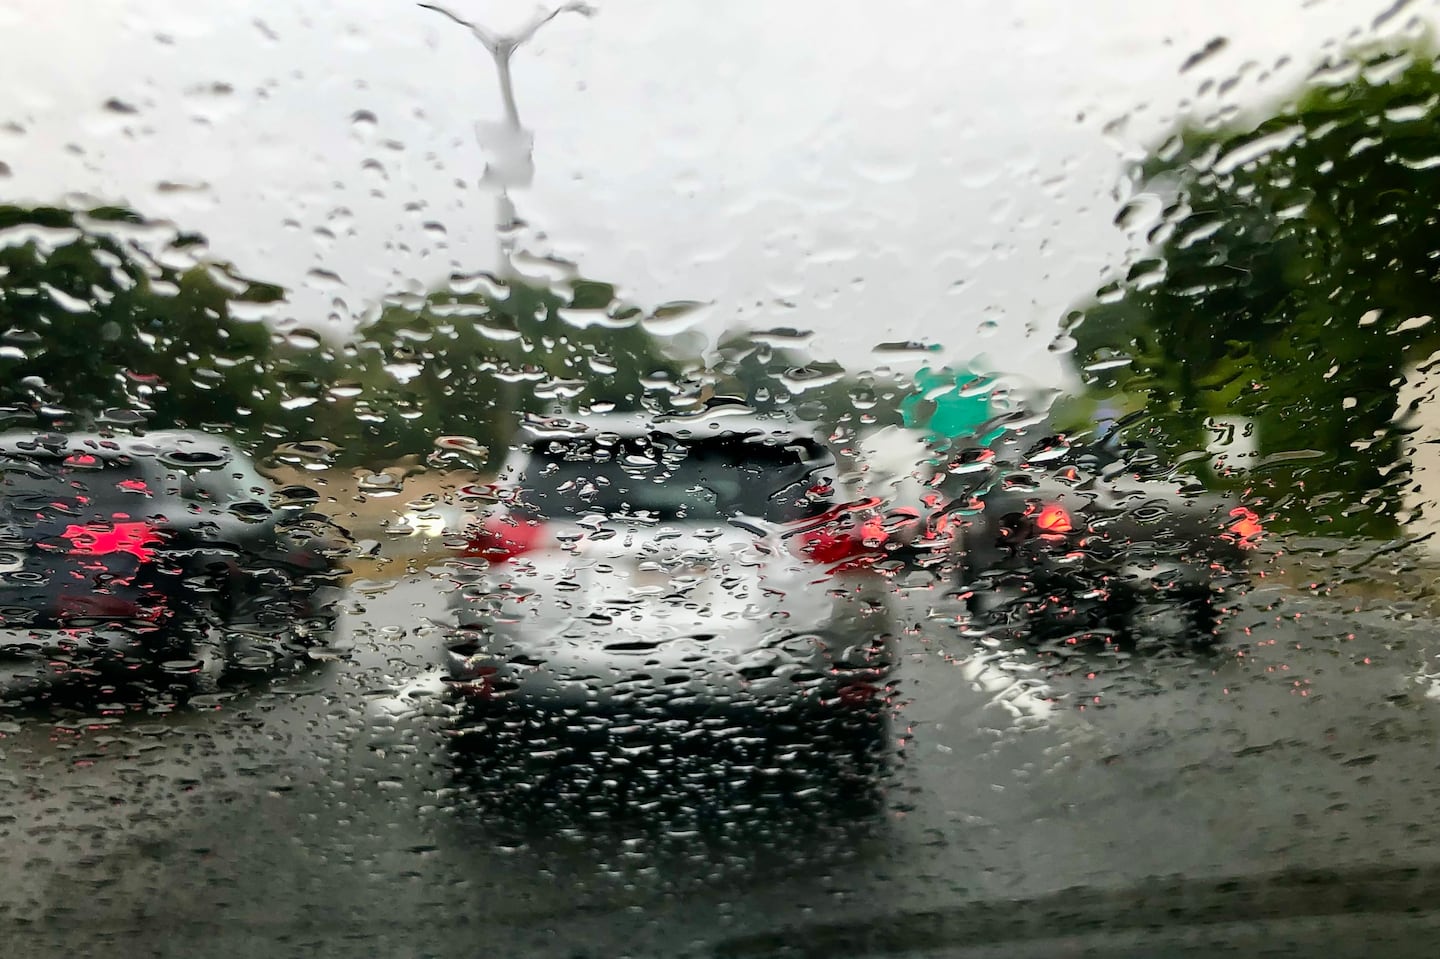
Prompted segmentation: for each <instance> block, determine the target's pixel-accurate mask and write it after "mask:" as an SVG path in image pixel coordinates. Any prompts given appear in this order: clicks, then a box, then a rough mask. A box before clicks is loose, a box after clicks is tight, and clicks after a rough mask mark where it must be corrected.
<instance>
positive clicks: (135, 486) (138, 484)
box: [115, 479, 150, 493]
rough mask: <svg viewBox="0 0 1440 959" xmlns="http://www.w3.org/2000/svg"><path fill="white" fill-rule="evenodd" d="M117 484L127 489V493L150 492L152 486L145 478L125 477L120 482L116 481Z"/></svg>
mask: <svg viewBox="0 0 1440 959" xmlns="http://www.w3.org/2000/svg"><path fill="white" fill-rule="evenodd" d="M115 485H116V486H117V487H118V488H120V489H123V490H125V491H126V492H127V493H148V492H150V486H149V484H148V483H146V482H145V481H144V480H138V479H123V480H121V481H120V482H118V483H116V484H115Z"/></svg>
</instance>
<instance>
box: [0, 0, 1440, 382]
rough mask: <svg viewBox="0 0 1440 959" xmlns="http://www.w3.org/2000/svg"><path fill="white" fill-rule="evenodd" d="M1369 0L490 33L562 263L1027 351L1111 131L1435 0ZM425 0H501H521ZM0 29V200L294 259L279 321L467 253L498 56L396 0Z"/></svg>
mask: <svg viewBox="0 0 1440 959" xmlns="http://www.w3.org/2000/svg"><path fill="white" fill-rule="evenodd" d="M1391 2H1392V0H1375V2H1370V0H1332V2H1309V3H1305V2H1299V0H1210V2H1207V3H1204V4H1200V3H1194V2H1192V0H1183V2H1182V0H1157V2H1151V3H1143V4H1142V3H1135V2H1133V0H1087V2H1084V3H1078V2H1066V0H1048V2H1040V0H1032V2H1015V3H995V2H993V0H952V2H946V3H941V2H938V0H937V2H930V3H922V2H915V0H884V2H867V3H857V2H848V0H804V2H801V0H787V2H783V3H781V2H774V0H726V2H725V3H716V2H713V0H666V2H664V3H657V2H653V0H597V2H596V6H597V7H598V14H597V15H596V16H595V17H593V18H588V19H587V18H582V17H578V16H573V15H569V16H563V17H561V18H559V19H557V20H556V21H554V22H553V23H551V24H549V25H548V26H547V27H546V28H545V29H544V30H542V31H541V33H540V34H539V36H538V37H537V38H536V40H535V41H534V43H533V44H532V45H530V46H528V47H526V48H525V49H524V50H522V51H520V52H519V53H518V54H517V55H516V63H515V78H516V88H517V95H518V100H519V106H520V112H521V116H522V119H523V120H524V121H525V124H526V126H528V127H529V128H530V129H531V130H533V132H534V136H535V161H536V176H535V182H534V186H533V188H531V189H530V190H528V191H526V192H524V193H522V194H519V195H517V196H516V200H517V203H518V206H519V209H520V212H521V214H522V215H524V216H525V217H526V218H527V219H529V220H530V221H531V223H532V224H533V225H534V227H536V228H538V229H542V230H544V231H545V233H546V234H547V235H548V237H549V240H550V242H551V243H552V244H553V247H554V248H555V249H556V250H557V251H558V252H560V253H562V254H564V255H566V256H568V257H570V258H572V259H575V260H577V261H578V262H580V264H581V265H582V267H583V269H584V271H585V272H586V274H587V275H590V276H592V277H595V278H600V279H606V280H609V281H611V282H615V283H616V284H617V285H619V286H620V287H621V288H622V290H623V291H624V292H625V293H626V294H628V295H629V296H631V297H632V298H634V299H637V300H638V301H640V302H642V303H647V304H653V303H656V302H660V301H663V300H668V299H694V300H704V301H713V303H714V304H715V305H714V307H713V308H712V309H711V310H709V311H707V312H706V313H705V314H704V317H703V318H702V319H701V320H699V321H698V322H700V323H701V324H702V326H701V329H702V331H704V332H708V333H711V334H713V333H715V332H718V331H719V330H720V329H722V328H724V327H726V326H729V325H731V324H733V323H735V322H742V321H743V322H745V323H747V324H750V325H753V326H757V327H760V328H766V327H772V326H798V327H801V328H809V329H814V330H816V332H817V337H816V344H815V349H816V352H817V353H818V354H821V355H822V356H823V355H828V356H837V357H839V358H841V359H843V360H845V361H847V362H849V363H851V364H852V365H854V366H857V367H870V366H875V365H878V364H881V363H887V362H891V359H890V358H888V357H879V356H873V355H871V354H869V352H868V351H869V350H870V349H871V348H872V347H873V346H875V345H876V344H878V343H881V342H884V341H891V340H904V339H917V340H924V341H929V342H935V343H941V344H944V345H945V347H946V348H947V353H946V356H947V358H949V359H953V360H961V361H963V360H966V359H969V358H970V357H972V356H974V355H976V354H982V353H983V354H985V355H987V356H988V357H989V358H990V361H991V364H992V365H993V367H995V368H999V369H1006V370H1013V371H1019V372H1024V373H1027V374H1029V375H1031V376H1034V377H1036V378H1038V379H1041V380H1053V379H1055V378H1056V376H1057V373H1056V371H1057V369H1058V368H1059V366H1058V362H1057V360H1056V358H1055V357H1054V356H1053V355H1052V354H1050V353H1049V352H1048V346H1049V343H1050V331H1051V330H1052V329H1053V327H1054V324H1055V322H1056V320H1057V319H1058V318H1059V317H1060V316H1061V315H1062V314H1063V311H1064V309H1065V307H1066V306H1068V305H1070V304H1072V303H1074V302H1075V301H1076V300H1078V299H1080V298H1082V297H1084V296H1085V295H1086V294H1087V293H1088V292H1090V291H1093V290H1094V289H1095V288H1096V286H1098V285H1099V283H1100V282H1101V279H1102V273H1103V272H1104V271H1105V269H1106V268H1107V266H1108V267H1111V268H1113V267H1115V266H1116V265H1117V264H1120V263H1121V262H1123V259H1124V256H1125V253H1126V248H1127V243H1129V242H1130V241H1129V240H1127V238H1126V237H1125V236H1124V235H1122V234H1121V233H1120V231H1119V230H1118V229H1117V228H1115V227H1114V226H1113V225H1112V219H1113V216H1114V213H1115V211H1116V209H1117V208H1118V206H1119V200H1118V196H1119V193H1117V186H1118V185H1119V182H1120V170H1121V168H1122V160H1123V159H1124V158H1125V157H1126V156H1134V155H1138V152H1139V151H1140V150H1142V149H1143V148H1144V147H1145V146H1146V145H1148V144H1150V143H1152V142H1153V141H1154V140H1155V138H1156V137H1157V135H1158V133H1159V131H1161V130H1163V129H1164V128H1165V127H1166V126H1168V125H1169V124H1170V123H1171V122H1172V121H1173V119H1174V117H1175V116H1176V115H1177V114H1178V113H1180V112H1185V111H1189V110H1195V111H1198V112H1201V113H1204V112H1209V111H1213V110H1214V109H1215V108H1216V107H1217V106H1220V105H1225V104H1238V105H1240V106H1242V107H1244V106H1249V105H1254V104H1256V103H1260V102H1263V101H1264V100H1265V99H1266V98H1267V97H1269V98H1273V97H1275V96H1278V95H1280V94H1283V93H1285V92H1287V91H1288V90H1289V89H1290V88H1292V87H1293V86H1294V85H1295V84H1297V83H1298V82H1299V81H1300V80H1301V79H1302V78H1303V77H1304V76H1305V75H1306V73H1308V72H1309V69H1310V68H1311V67H1312V66H1313V64H1314V63H1315V61H1316V60H1317V59H1318V58H1319V57H1321V56H1322V55H1323V53H1324V52H1325V50H1326V49H1327V48H1328V49H1335V48H1337V47H1343V46H1346V45H1348V44H1350V43H1353V42H1355V41H1357V40H1360V41H1364V40H1368V39H1371V38H1374V37H1376V36H1390V35H1394V34H1396V33H1398V32H1400V31H1402V30H1405V29H1407V21H1409V20H1410V18H1412V17H1421V18H1423V19H1425V20H1427V21H1428V20H1429V19H1430V18H1431V17H1432V15H1433V10H1434V7H1433V4H1431V3H1423V4H1422V3H1416V4H1412V5H1411V6H1410V7H1407V8H1406V10H1405V11H1404V12H1403V13H1401V14H1400V15H1399V16H1396V17H1394V18H1392V19H1391V20H1389V21H1388V22H1387V23H1386V24H1385V25H1384V26H1383V27H1382V28H1381V29H1380V31H1378V33H1377V32H1376V31H1375V30H1373V29H1372V28H1371V24H1372V21H1373V20H1374V19H1375V17H1376V15H1377V14H1379V13H1380V12H1381V11H1384V10H1385V9H1387V8H1388V7H1389V6H1390V5H1391ZM450 6H451V8H452V9H455V10H456V11H458V12H461V13H463V14H464V15H466V16H468V17H470V18H471V19H474V20H479V21H482V22H484V23H486V24H488V25H491V26H494V27H497V28H500V29H504V28H505V27H506V26H507V25H514V24H517V23H519V22H520V21H522V20H524V19H526V18H527V17H528V16H529V15H530V13H531V11H532V10H533V9H534V7H533V5H532V4H530V3H514V2H499V0H497V2H482V0H451V2H450ZM0 29H3V30H4V32H5V36H6V40H7V43H6V48H7V55H6V58H5V60H4V61H3V62H0V84H3V89H5V90H6V91H7V96H6V98H5V101H4V105H3V106H0V125H3V124H4V123H6V122H7V121H9V122H12V123H14V124H16V125H18V128H20V129H22V130H23V132H15V131H14V130H11V131H10V132H0V161H3V162H4V163H5V164H7V165H8V167H9V169H10V170H11V172H12V175H11V176H10V177H9V178H7V179H0V187H3V188H4V196H5V197H6V198H7V199H10V200H12V201H22V202H23V201H43V202H55V201H57V200H60V199H62V198H63V197H64V196H65V194H67V193H71V192H78V193H84V194H90V195H93V196H96V197H99V198H103V199H104V200H107V201H119V202H124V203H127V204H129V205H131V206H133V207H135V208H136V209H138V210H140V211H141V212H142V213H145V214H147V215H151V216H159V217H168V218H171V219H173V220H174V221H175V222H176V223H177V224H178V225H180V226H182V227H185V228H187V229H196V230H199V231H201V232H203V233H205V234H206V235H207V236H208V237H209V238H210V241H211V248H212V250H213V251H214V252H215V254H216V255H217V256H219V257H221V258H223V259H227V260H230V261H232V262H234V263H236V264H237V265H238V266H239V267H240V268H241V269H242V270H243V271H245V272H246V273H248V274H249V275H251V276H255V277H257V278H262V279H266V280H271V281H274V282H279V283H282V284H285V285H287V286H289V287H291V288H292V291H293V292H292V295H291V300H290V303H289V304H288V305H287V307H286V309H285V310H284V311H282V312H281V314H280V315H279V316H278V317H277V319H279V320H280V321H281V322H283V323H293V324H296V325H299V326H305V327H316V328H323V327H324V326H325V325H326V323H327V322H330V323H334V324H339V325H348V324H349V323H351V322H353V317H355V316H357V315H360V314H362V313H363V312H364V311H365V309H366V308H367V307H368V306H370V305H371V304H373V303H374V302H375V300H376V299H377V298H378V297H380V296H381V295H382V294H383V293H385V292H386V291H393V290H396V289H413V290H416V291H419V290H423V289H426V288H429V287H432V286H435V285H437V284H438V283H439V282H441V281H442V280H443V278H444V277H445V276H446V275H448V274H449V273H450V272H451V271H452V270H455V269H458V270H463V271H472V270H475V269H481V268H489V267H493V266H494V262H493V255H494V254H493V251H494V238H493V234H492V230H491V224H492V222H493V217H494V214H493V206H492V200H491V198H490V197H489V196H488V195H486V194H485V193H483V192H482V191H480V190H479V189H478V188H477V186H476V181H477V180H478V178H479V175H480V173H481V171H482V169H483V166H484V155H483V153H482V150H481V147H480V146H479V145H478V144H477V143H476V137H475V133H474V124H475V123H476V121H493V120H496V119H498V117H499V115H500V104H499V98H498V94H497V89H496V86H497V85H496V81H495V73H494V69H493V67H492V65H491V63H490V62H489V59H488V57H487V55H486V53H485V51H484V50H483V49H482V48H481V47H480V45H479V44H478V43H476V42H475V41H474V40H473V39H472V38H471V37H470V36H469V35H468V33H467V32H466V31H465V30H463V29H462V28H460V27H458V26H456V25H454V24H452V23H450V22H448V21H446V20H445V19H443V18H441V17H439V16H437V15H436V14H434V13H433V12H431V11H427V10H422V9H419V8H418V7H417V6H415V5H414V4H413V3H411V2H409V0H249V2H241V3H227V4H217V3H206V4H197V3H194V2H190V0H112V2H108V3H104V4H101V3H96V2H94V0H9V2H8V3H7V4H6V5H4V6H3V7H0ZM1217 36H1218V37H1224V38H1226V39H1227V40H1228V45H1227V46H1226V47H1225V49H1224V50H1222V51H1221V52H1220V53H1219V54H1217V55H1215V56H1213V57H1211V58H1209V59H1207V60H1206V61H1205V62H1204V63H1203V64H1202V65H1201V66H1199V67H1197V68H1195V69H1193V70H1190V71H1188V72H1186V73H1184V74H1183V75H1182V74H1181V73H1180V66H1181V64H1182V63H1183V62H1184V60H1185V58H1186V57H1187V56H1189V55H1190V54H1191V53H1193V52H1195V51H1197V50H1199V49H1201V48H1202V47H1204V46H1205V44H1206V43H1207V42H1208V41H1210V40H1211V39H1212V38H1214V37H1217ZM1285 57H1289V58H1290V63H1289V64H1288V65H1281V66H1279V67H1278V68H1277V62H1280V61H1281V60H1282V58H1285ZM1247 63H1251V64H1253V65H1252V66H1250V67H1245V66H1244V65H1245V64H1247ZM1237 75H1239V76H1241V80H1240V82H1239V84H1238V85H1237V86H1236V87H1235V89H1234V90H1233V91H1231V92H1229V93H1226V94H1225V95H1224V98H1223V99H1222V98H1220V97H1219V96H1218V95H1217V94H1216V93H1215V92H1214V91H1213V89H1212V90H1211V91H1210V92H1208V93H1204V94H1202V93H1200V86H1201V84H1202V83H1203V82H1205V81H1206V80H1209V79H1214V78H1218V79H1228V78H1232V77H1235V76H1237ZM216 85H225V86H226V87H227V88H228V89H229V90H230V91H232V92H229V93H223V94H218V93H216V92H214V89H215V87H216ZM1212 86H1213V85H1212ZM111 98H114V99H116V100H120V101H123V102H124V103H126V104H129V105H131V106H133V107H134V108H135V111H136V112H133V113H118V112H115V111H113V110H107V109H106V108H105V106H104V104H105V102H106V101H107V100H110V99H111ZM357 111H370V112H371V113H373V114H374V115H375V116H376V117H377V118H378V122H377V123H376V124H375V125H374V126H373V127H371V126H369V125H367V124H358V125H357V124H355V123H352V116H353V115H354V114H355V113H356V112H357ZM367 165H368V166H367ZM166 183H168V184H171V185H172V186H171V187H170V188H168V189H167V188H162V187H161V184H166ZM175 184H179V185H181V186H183V187H185V188H183V189H176V188H174V186H173V185H175ZM427 223H429V224H438V225H439V227H440V228H443V232H441V230H440V229H439V228H436V227H434V226H431V227H429V228H427V227H426V224H427ZM317 230H328V231H329V232H330V233H331V234H333V237H327V236H324V235H322V234H319V233H317ZM312 271H322V273H321V274H320V275H316V274H315V273H313V272H312ZM332 274H333V276H331V275H332ZM334 276H338V277H339V280H338V282H337V281H336V280H335V279H334ZM327 318H329V319H328V320H327Z"/></svg>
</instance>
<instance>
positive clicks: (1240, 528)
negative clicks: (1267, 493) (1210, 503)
mask: <svg viewBox="0 0 1440 959" xmlns="http://www.w3.org/2000/svg"><path fill="white" fill-rule="evenodd" d="M1230 515H1231V516H1232V517H1238V518H1237V519H1236V520H1235V522H1233V523H1231V524H1230V525H1229V526H1228V527H1226V529H1228V530H1229V531H1230V534H1231V535H1232V536H1234V537H1235V542H1236V544H1237V545H1238V546H1239V547H1240V548H1241V549H1254V548H1255V547H1256V546H1257V545H1258V541H1259V539H1260V537H1261V535H1262V534H1264V532H1265V526H1264V524H1262V523H1261V522H1260V517H1259V516H1257V515H1255V511H1254V510H1251V509H1246V508H1245V507H1244V506H1237V507H1235V508H1234V509H1232V510H1231V511H1230Z"/></svg>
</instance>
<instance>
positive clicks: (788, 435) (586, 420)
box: [520, 409, 825, 444]
mask: <svg viewBox="0 0 1440 959" xmlns="http://www.w3.org/2000/svg"><path fill="white" fill-rule="evenodd" d="M520 429H521V431H522V433H525V434H528V435H529V436H530V437H533V438H537V439H548V438H563V437H584V436H599V435H601V434H604V433H612V434H615V435H617V436H622V437H628V436H653V435H655V434H656V433H662V434H666V435H670V436H675V437H677V438H679V439H687V438H691V437H703V436H723V435H725V434H734V433H740V434H751V433H763V434H767V435H770V436H775V437H777V438H780V439H796V440H809V441H812V442H815V443H819V444H823V443H824V441H825V438H824V436H823V435H822V434H821V433H820V431H819V430H818V428H817V427H816V426H815V425H814V424H812V423H805V422H797V421H796V420H794V419H793V418H791V417H789V416H786V415H784V414H782V413H775V414H763V413H752V412H750V411H749V410H736V411H734V412H730V411H726V410H723V409H722V410H707V411H705V412H703V413H698V414H687V415H655V414H646V413H598V414H587V415H583V416H540V415H534V414H531V415H528V416H526V417H525V419H524V421H523V422H522V423H521V424H520Z"/></svg>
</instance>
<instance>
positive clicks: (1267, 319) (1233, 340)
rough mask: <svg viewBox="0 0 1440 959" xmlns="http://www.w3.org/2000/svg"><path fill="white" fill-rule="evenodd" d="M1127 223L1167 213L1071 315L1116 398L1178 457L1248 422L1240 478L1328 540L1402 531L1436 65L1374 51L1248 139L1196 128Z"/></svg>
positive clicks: (1430, 201) (1330, 72) (1431, 226)
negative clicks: (1211, 429)
mask: <svg viewBox="0 0 1440 959" xmlns="http://www.w3.org/2000/svg"><path fill="white" fill-rule="evenodd" d="M1137 180H1138V182H1139V184H1140V186H1139V190H1140V195H1139V196H1137V198H1136V199H1135V200H1134V201H1132V202H1131V204H1129V205H1128V206H1127V208H1126V209H1124V210H1122V211H1121V213H1120V216H1119V217H1118V218H1117V220H1118V221H1120V222H1125V223H1128V222H1131V221H1133V220H1134V219H1135V218H1136V217H1137V215H1138V214H1139V211H1140V210H1141V209H1142V208H1143V207H1144V206H1145V205H1146V204H1150V205H1152V206H1154V207H1155V208H1156V209H1157V210H1158V211H1159V213H1160V215H1159V216H1158V218H1157V220H1156V222H1155V224H1154V226H1153V229H1151V230H1150V232H1149V234H1148V237H1147V239H1148V240H1149V241H1150V242H1151V243H1152V244H1153V252H1152V253H1151V254H1150V255H1149V256H1147V257H1146V258H1144V259H1142V260H1140V261H1138V262H1136V263H1134V264H1133V266H1132V267H1131V268H1130V270H1129V273H1128V275H1127V276H1126V277H1125V279H1124V280H1123V281H1121V282H1118V283H1116V284H1113V285H1112V286H1111V287H1108V288H1106V289H1104V290H1101V291H1100V293H1099V294H1098V295H1097V297H1096V300H1095V301H1094V302H1092V303H1091V304H1089V305H1088V306H1086V307H1084V308H1083V309H1081V310H1079V311H1077V312H1076V313H1074V314H1072V316H1071V317H1070V319H1069V321H1068V322H1067V324H1066V333H1067V334H1068V335H1069V336H1071V337H1073V338H1074V340H1075V346H1074V352H1073V357H1074V360H1075V363H1076V365H1077V367H1078V368H1079V369H1080V371H1081V372H1082V375H1083V376H1084V377H1085V378H1086V380H1087V381H1088V383H1089V384H1090V385H1091V386H1092V387H1093V388H1094V389H1095V390H1097V391H1099V392H1102V393H1110V394H1123V395H1125V396H1127V397H1129V398H1131V399H1132V400H1134V401H1136V402H1143V404H1144V406H1145V409H1146V413H1147V415H1148V419H1149V422H1150V424H1151V427H1152V430H1153V433H1154V434H1155V436H1156V437H1158V438H1159V439H1160V440H1161V441H1162V442H1163V443H1164V444H1166V445H1169V446H1170V447H1171V448H1172V452H1176V453H1180V452H1185V451H1189V450H1196V449H1203V448H1204V446H1205V442H1206V436H1205V427H1204V424H1205V420H1206V418H1207V417H1219V416H1228V417H1243V418H1246V419H1248V420H1249V421H1250V422H1251V423H1253V424H1254V428H1255V430H1256V431H1257V433H1258V439H1259V444H1260V446H1259V451H1260V456H1259V457H1258V460H1257V462H1256V463H1255V464H1253V469H1252V471H1251V473H1250V475H1248V476H1246V477H1243V478H1241V477H1237V478H1235V481H1236V482H1239V481H1241V480H1242V479H1243V481H1244V482H1247V483H1249V482H1258V483H1260V484H1263V485H1264V486H1266V487H1268V488H1269V489H1270V491H1271V494H1272V497H1273V501H1274V502H1275V504H1276V506H1277V508H1278V509H1279V510H1280V511H1281V512H1282V514H1285V515H1288V516H1290V517H1291V519H1292V520H1293V521H1294V522H1295V523H1296V525H1298V526H1302V527H1305V526H1308V527H1310V528H1314V529H1320V528H1323V527H1325V526H1327V525H1328V526H1331V528H1336V529H1337V530H1338V529H1341V528H1343V529H1355V528H1360V527H1366V528H1370V529H1373V530H1375V531H1377V532H1383V531H1384V529H1383V528H1384V527H1385V526H1387V524H1389V525H1393V523H1394V517H1395V514H1396V512H1397V508H1398V503H1399V495H1400V489H1401V486H1402V484H1403V480H1404V470H1403V468H1400V467H1401V466H1402V465H1403V464H1402V456H1401V453H1402V448H1401V443H1400V430H1401V426H1400V425H1399V420H1398V419H1397V414H1399V412H1400V411H1399V409H1398V399H1397V396H1398V389H1399V387H1400V385H1401V384H1402V383H1403V377H1404V376H1405V375H1406V371H1407V370H1408V369H1410V368H1411V367H1413V366H1414V365H1415V364H1416V363H1418V362H1420V361H1422V360H1424V359H1425V358H1426V357H1428V356H1429V355H1430V354H1431V353H1433V352H1434V351H1435V350H1436V349H1437V347H1440V325H1437V324H1436V323H1434V322H1433V321H1432V316H1433V314H1434V313H1435V312H1436V311H1437V309H1440V307H1437V299H1440V228H1437V218H1440V73H1437V70H1436V65H1435V61H1434V59H1433V58H1432V57H1431V56H1430V55H1429V54H1422V53H1419V52H1414V51H1400V52H1395V51H1390V52H1379V53H1371V54H1369V55H1359V54H1357V55H1355V57H1354V58H1353V60H1351V61H1350V62H1349V63H1348V65H1347V64H1334V63H1331V64H1326V65H1325V66H1324V67H1323V68H1322V69H1320V70H1317V71H1316V73H1315V75H1314V77H1312V80H1311V82H1310V83H1309V84H1307V85H1306V87H1305V89H1303V90H1302V91H1300V92H1298V93H1297V95H1296V96H1295V97H1294V98H1293V100H1292V102H1291V103H1290V104H1289V105H1287V106H1285V107H1283V108H1281V109H1280V110H1278V111H1277V112H1275V114H1274V115H1273V116H1270V117H1268V118H1266V119H1264V120H1263V121H1261V122H1259V123H1255V124H1251V125H1247V126H1244V127H1230V128H1224V129H1210V128H1205V127H1201V126H1193V125H1192V126H1186V127H1184V128H1182V129H1180V130H1179V131H1177V132H1176V133H1175V134H1174V135H1173V136H1171V137H1170V138H1169V139H1167V140H1166V141H1165V143H1164V144H1162V145H1161V146H1160V147H1159V148H1157V149H1156V150H1154V151H1153V153H1152V155H1151V156H1149V157H1148V158H1147V159H1146V160H1145V161H1144V162H1143V164H1142V165H1141V166H1140V169H1139V170H1138V171H1137Z"/></svg>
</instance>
